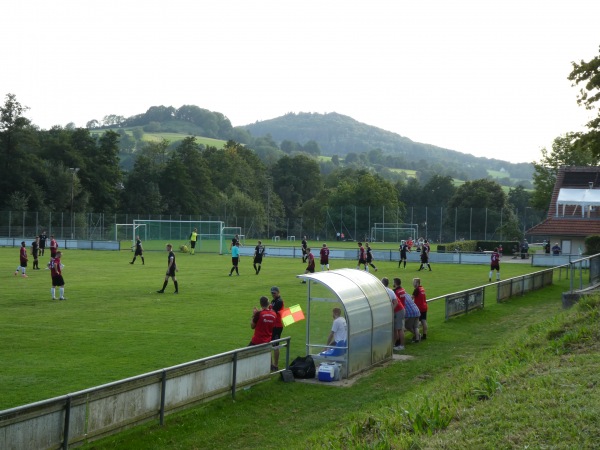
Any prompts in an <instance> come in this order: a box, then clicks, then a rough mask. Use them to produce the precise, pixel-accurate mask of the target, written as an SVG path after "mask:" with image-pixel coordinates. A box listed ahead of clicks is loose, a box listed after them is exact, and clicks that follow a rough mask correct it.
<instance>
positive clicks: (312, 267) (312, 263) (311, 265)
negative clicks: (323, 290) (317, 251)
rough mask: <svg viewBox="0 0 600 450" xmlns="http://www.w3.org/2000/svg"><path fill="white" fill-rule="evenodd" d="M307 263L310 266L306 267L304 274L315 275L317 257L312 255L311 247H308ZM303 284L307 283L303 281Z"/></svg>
mask: <svg viewBox="0 0 600 450" xmlns="http://www.w3.org/2000/svg"><path fill="white" fill-rule="evenodd" d="M306 262H307V263H308V264H307V265H306V270H305V271H304V273H315V257H314V255H313V254H312V251H311V250H310V247H306ZM303 283H306V281H303Z"/></svg>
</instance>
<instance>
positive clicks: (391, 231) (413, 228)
mask: <svg viewBox="0 0 600 450" xmlns="http://www.w3.org/2000/svg"><path fill="white" fill-rule="evenodd" d="M418 234H419V225H418V224H416V223H383V222H377V223H375V224H374V226H373V227H371V241H374V242H401V241H403V240H406V238H408V237H410V238H411V239H412V240H413V241H415V240H416V239H417V236H418Z"/></svg>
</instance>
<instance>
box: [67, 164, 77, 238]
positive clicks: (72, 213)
mask: <svg viewBox="0 0 600 450" xmlns="http://www.w3.org/2000/svg"><path fill="white" fill-rule="evenodd" d="M69 171H70V172H71V175H72V177H71V239H74V226H75V216H74V211H73V205H74V200H75V174H76V173H77V172H79V167H69Z"/></svg>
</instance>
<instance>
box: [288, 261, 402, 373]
mask: <svg viewBox="0 0 600 450" xmlns="http://www.w3.org/2000/svg"><path fill="white" fill-rule="evenodd" d="M298 278H300V279H302V280H306V281H307V282H308V283H309V289H308V296H309V297H308V301H309V304H310V302H311V301H319V299H313V298H311V297H310V292H311V290H310V283H318V284H321V285H323V286H325V287H326V288H328V289H329V290H330V291H331V293H332V294H333V296H334V297H335V298H336V299H337V300H338V301H339V302H340V303H341V304H342V305H343V307H344V310H345V311H344V312H345V316H346V322H347V324H348V351H347V354H346V361H345V363H346V364H347V366H346V367H347V368H348V370H347V376H351V375H352V374H354V373H358V372H360V371H362V370H365V369H367V368H368V367H370V366H372V365H373V364H376V363H379V362H381V361H383V360H386V359H390V358H391V357H392V343H393V337H392V336H393V312H392V308H391V304H390V299H389V297H388V294H387V291H386V290H385V287H384V286H383V284H381V282H380V281H379V279H378V278H376V277H375V276H373V275H371V274H370V273H368V272H365V271H362V270H356V269H338V270H330V271H326V272H318V273H313V274H305V275H298ZM309 310H310V307H309ZM308 319H309V320H310V317H309V318H308ZM307 325H308V326H310V324H307Z"/></svg>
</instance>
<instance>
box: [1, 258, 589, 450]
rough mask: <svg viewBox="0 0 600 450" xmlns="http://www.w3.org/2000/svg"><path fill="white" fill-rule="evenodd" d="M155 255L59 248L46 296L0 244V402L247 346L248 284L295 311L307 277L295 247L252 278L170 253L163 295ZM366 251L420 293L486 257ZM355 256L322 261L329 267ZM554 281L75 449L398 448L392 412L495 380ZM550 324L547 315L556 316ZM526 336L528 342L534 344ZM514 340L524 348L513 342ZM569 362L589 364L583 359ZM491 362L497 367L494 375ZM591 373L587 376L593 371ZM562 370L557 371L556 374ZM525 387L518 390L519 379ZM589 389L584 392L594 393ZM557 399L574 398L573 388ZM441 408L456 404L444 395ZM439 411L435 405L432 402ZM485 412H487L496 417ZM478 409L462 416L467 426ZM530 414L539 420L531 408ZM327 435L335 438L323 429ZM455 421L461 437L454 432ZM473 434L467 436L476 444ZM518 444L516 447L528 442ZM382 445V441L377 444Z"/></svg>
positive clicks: (431, 443)
mask: <svg viewBox="0 0 600 450" xmlns="http://www.w3.org/2000/svg"><path fill="white" fill-rule="evenodd" d="M166 256H167V255H166V252H164V251H147V252H146V254H145V258H146V264H145V265H143V266H142V265H141V264H140V260H139V258H138V260H137V261H136V264H135V265H130V264H129V261H130V260H131V257H132V253H131V252H130V251H120V252H108V251H105V252H103V251H95V252H91V251H77V250H73V251H66V252H65V254H64V257H63V263H64V264H65V268H64V277H65V281H66V292H65V293H66V297H67V299H68V300H66V301H64V302H59V301H52V300H50V293H49V288H50V274H49V272H48V271H47V270H39V271H32V270H29V271H28V273H29V275H30V276H29V278H25V279H24V278H21V277H15V276H14V275H13V273H14V270H15V268H16V266H17V264H18V249H6V248H2V249H0V262H1V265H2V267H4V270H3V275H2V277H3V278H4V283H3V285H4V292H3V295H2V296H1V297H0V308H1V310H2V314H1V315H0V324H1V325H2V328H3V330H4V345H3V346H2V347H1V349H0V358H1V360H2V361H3V370H2V371H1V372H0V385H1V386H2V387H3V388H2V391H3V394H4V395H2V396H1V397H0V409H6V408H10V407H14V406H18V405H22V404H26V403H30V402H34V401H39V400H43V399H46V398H50V397H54V396H58V395H63V394H66V393H69V392H74V391H77V390H81V389H85V388H88V387H92V386H97V385H100V384H103V383H107V382H110V381H114V380H119V379H123V378H126V377H129V376H134V375H138V374H141V373H144V372H149V371H153V370H156V369H160V368H163V367H168V366H171V365H175V364H179V363H183V362H186V361H190V360H194V359H198V358H201V357H204V356H208V355H212V354H216V353H220V352H224V351H228V350H231V349H234V348H238V347H243V346H246V345H247V343H248V341H249V340H250V337H251V334H252V330H251V329H250V327H249V321H250V316H251V311H252V307H253V306H254V305H256V304H257V303H258V298H259V296H260V295H267V296H269V288H270V286H272V285H278V286H279V287H280V289H281V292H282V296H283V298H284V300H285V302H286V305H287V306H291V305H293V304H297V303H298V304H300V305H301V306H302V307H303V309H304V308H305V307H306V285H302V284H301V283H300V282H299V280H298V279H297V278H296V276H297V275H298V274H301V273H303V271H304V264H302V262H301V260H300V259H284V258H269V257H267V258H265V262H264V265H263V270H262V271H261V273H260V275H258V276H257V275H255V274H254V271H253V269H252V264H251V259H250V258H248V257H243V258H242V260H241V263H240V276H235V275H234V276H232V277H229V276H228V275H227V274H228V272H229V268H230V258H229V256H225V255H223V256H219V255H215V254H197V255H194V256H191V255H188V254H180V253H177V261H178V265H179V267H180V270H179V273H178V278H179V282H180V292H181V293H180V294H179V295H178V296H176V295H173V294H172V291H173V286H172V284H171V283H170V284H169V287H168V288H167V292H166V293H165V294H162V295H160V294H157V293H156V292H155V291H156V290H157V289H159V288H160V287H161V286H162V280H163V277H164V270H165V267H166ZM45 259H47V258H42V259H41V261H42V262H45ZM376 263H377V265H378V267H379V271H378V272H377V274H376V275H377V276H378V277H381V276H387V277H390V278H392V277H394V276H400V277H401V278H403V279H404V281H405V283H404V284H406V285H408V284H409V281H410V280H411V279H412V278H413V277H414V276H417V275H419V276H420V277H421V278H422V280H423V285H424V286H425V288H426V290H427V294H428V298H433V297H436V296H439V295H442V294H445V293H449V292H455V291H458V290H462V289H466V288H469V287H473V286H478V285H481V284H485V283H486V282H487V276H488V268H487V266H466V265H462V266H459V265H441V264H437V265H432V267H433V271H432V272H416V268H417V267H416V265H415V264H412V265H411V264H409V266H408V267H407V269H406V270H402V269H398V268H397V262H376ZM354 264H355V262H354V261H340V260H333V261H331V266H332V269H335V268H341V267H354ZM41 265H42V267H43V264H41ZM534 270H537V269H536V268H532V267H530V266H528V265H522V264H509V263H505V264H503V265H502V277H503V278H504V279H505V278H509V277H512V276H517V275H520V274H523V273H528V272H531V271H534ZM555 283H556V285H555V286H551V287H549V288H546V289H544V290H542V291H537V292H534V293H530V294H528V295H526V296H524V297H518V298H515V299H513V300H511V301H509V302H506V303H502V304H497V303H496V302H495V289H494V288H493V287H491V288H489V289H487V291H486V307H485V309H484V310H483V311H479V312H475V313H473V314H469V315H467V316H463V317H460V318H457V319H453V320H450V321H447V322H446V321H444V305H443V304H442V303H441V302H434V303H432V304H430V312H429V318H428V322H429V334H428V340H427V341H424V342H422V343H420V344H412V345H411V344H408V345H407V349H406V351H405V352H404V354H405V355H406V356H408V357H412V359H410V360H407V361H403V362H396V363H393V364H388V365H385V366H383V367H380V368H378V369H375V370H373V371H371V372H370V373H369V374H368V375H367V376H364V377H361V378H360V379H359V380H358V381H357V382H356V383H355V384H354V385H353V386H352V387H350V388H332V387H330V386H324V385H321V386H314V385H306V384H302V383H281V382H280V381H278V379H277V377H274V378H273V379H272V380H271V381H269V382H266V383H261V384H260V385H257V386H254V387H252V388H251V389H249V390H246V391H242V392H239V393H238V395H237V397H236V401H235V402H232V401H231V398H228V397H224V398H222V399H218V400H215V401H213V402H209V403H207V404H206V405H202V406H200V407H197V408H193V409H190V410H189V411H186V412H184V413H181V414H176V415H173V416H169V417H167V419H166V425H165V426H164V427H159V426H158V425H157V423H155V422H152V423H150V424H148V425H146V426H143V427H137V428H135V429H133V430H130V431H128V432H124V433H121V434H119V435H117V436H113V437H108V438H106V439H104V440H102V441H99V442H95V443H91V444H88V445H86V446H85V448H93V449H105V448H106V449H109V448H112V449H114V448H128V449H150V448H152V449H163V448H169V449H188V448H225V447H227V448H314V447H322V448H341V447H343V448H408V446H407V445H406V443H405V441H403V440H402V439H405V438H402V436H399V437H398V436H396V437H394V433H400V432H402V430H403V429H404V427H405V425H404V424H402V423H398V424H397V426H396V425H395V422H393V421H394V420H400V418H402V417H404V413H402V411H403V410H404V409H405V410H406V411H408V412H410V413H411V414H413V419H414V417H417V416H416V414H417V413H420V414H421V415H423V417H429V418H430V419H431V420H432V421H433V419H435V417H437V415H436V414H437V413H435V403H434V402H441V404H442V405H446V404H447V402H446V400H444V399H446V396H449V395H453V392H454V391H456V395H459V396H460V395H463V394H461V392H462V390H463V389H467V387H466V386H467V385H468V386H471V384H472V383H476V387H477V388H478V389H482V390H484V391H485V390H486V389H487V390H491V391H493V392H494V389H495V388H494V386H495V384H494V383H495V382H496V381H497V380H499V381H498V382H502V383H503V384H506V381H505V379H506V378H507V377H509V375H506V374H504V371H506V370H507V369H506V368H504V367H503V366H501V363H499V362H498V358H501V359H502V358H503V356H505V354H504V353H503V352H500V354H499V355H497V354H496V353H494V352H496V350H495V349H497V348H499V347H500V348H502V346H503V345H505V343H507V342H512V340H513V339H517V342H518V341H519V340H522V341H524V342H526V343H527V342H528V341H525V340H524V336H525V335H526V334H527V333H528V331H527V329H528V326H530V325H535V324H536V323H540V322H542V321H544V320H546V319H548V318H551V317H553V316H554V315H556V314H560V312H561V306H560V293H561V292H562V291H563V290H565V289H566V286H567V283H568V281H567V280H564V279H563V280H558V277H557V276H556V274H555ZM322 306H323V311H322V313H323V314H322V317H320V318H318V317H316V316H313V320H312V321H311V326H313V328H311V335H313V334H315V333H316V334H319V335H322V336H323V339H325V338H326V336H327V334H328V332H329V327H330V321H331V317H330V311H329V310H330V308H331V307H332V305H331V304H326V305H322ZM313 312H314V310H313ZM305 326H306V325H305V322H300V323H297V324H294V325H292V326H290V327H287V328H286V329H285V330H284V335H285V336H291V337H292V343H291V357H292V358H293V357H295V356H297V355H301V354H304V351H305V346H304V345H305V336H306V329H305ZM553 326H554V327H555V328H556V327H558V323H555V325H553ZM542 334H543V333H542ZM511 348H512V347H511ZM527 348H528V349H529V351H532V349H537V348H539V344H535V345H534V344H531V345H530V347H527ZM515 352H517V354H518V355H521V358H525V356H523V355H524V354H525V353H524V351H523V352H521V350H519V351H517V350H515ZM519 352H520V353H519ZM551 354H552V353H551ZM511 355H512V354H511ZM512 358H513V356H511V358H509V360H508V361H506V360H505V359H506V358H504V360H503V363H504V364H509V365H511V367H512V366H518V365H517V364H516V363H514V362H511V361H512ZM517 358H518V357H517ZM527 358H530V359H533V358H532V357H527ZM536 358H537V357H536ZM597 360H598V358H595V359H591V360H590V361H589V364H591V363H594V362H595V363H598V361H597ZM586 361H588V360H586ZM488 363H489V364H491V366H490V367H488V366H487V364H488ZM282 364H283V362H282ZM282 364H281V365H282ZM596 367H597V366H596ZM577 368H578V369H579V368H585V370H586V371H587V370H591V369H589V367H588V366H587V365H584V364H579V365H577ZM539 370H542V369H541V368H539ZM582 370H583V369H582ZM498 371H502V373H501V374H500V375H497V374H496V372H498ZM525 375H526V374H524V376H525ZM574 375H575V374H573V376H574ZM591 376H595V378H596V379H597V378H598V375H597V371H596V375H593V374H592V375H591ZM490 377H491V378H490ZM571 378H572V376H571V375H569V377H568V380H571ZM473 380H475V381H473ZM478 380H483V381H478ZM485 380H488V381H485ZM489 380H491V381H489ZM571 382H572V381H569V383H571ZM477 383H481V386H479V385H477ZM486 383H487V384H486ZM490 383H491V384H490ZM592 383H593V381H592ZM546 388H547V385H546ZM469 389H470V388H469ZM524 389H525V392H527V391H526V385H524ZM446 390H447V392H446ZM552 392H554V391H552ZM490 395H491V394H490ZM515 395H517V394H515ZM523 395H525V394H523ZM587 395H588V396H589V393H588V394H587ZM597 396H598V395H597V394H594V398H597ZM425 398H430V399H431V402H432V403H431V405H429V406H427V407H425V406H423V405H424V401H425V400H424V399H425ZM511 398H512V397H511ZM570 404H571V405H574V406H578V405H579V403H577V405H575V401H574V400H572V401H571V402H570ZM420 405H421V406H420ZM489 405H490V406H489V407H491V405H492V403H491V402H490V403H489ZM475 406H476V405H471V406H469V407H468V409H465V410H463V409H457V411H456V412H454V413H453V417H455V419H459V418H460V420H458V421H457V422H456V425H458V426H459V428H460V424H461V423H463V421H467V420H471V419H470V416H471V414H469V412H470V411H471V409H473V408H475ZM451 407H452V408H462V407H460V406H458V405H457V406H452V404H451ZM508 407H509V406H506V407H505V408H508ZM446 409H447V406H444V411H443V413H444V414H446V413H447V411H446ZM432 411H433V412H432ZM458 411H461V412H460V413H458ZM577 411H579V410H577ZM595 412H598V407H597V405H596V406H595V407H594V408H591V409H590V414H593V413H595ZM457 413H458V415H457ZM503 413H504V410H503ZM490 414H492V415H491V416H490V420H492V417H495V416H494V415H493V413H490ZM430 416H431V417H430ZM477 417H478V415H475V416H474V417H473V419H472V420H473V421H474V422H473V423H472V424H471V425H470V426H471V427H473V428H474V429H475V430H477V429H478V428H477V427H478V425H477ZM486 417H487V416H486ZM573 417H575V419H576V420H578V421H579V422H578V423H585V424H588V423H589V421H590V420H591V418H593V417H595V416H589V417H590V418H587V417H588V415H586V413H585V412H584V411H582V412H581V413H579V412H578V413H577V414H574V416H573ZM438 419H439V417H438ZM438 419H436V420H438ZM428 420H429V419H428ZM495 420H496V422H492V424H493V423H496V424H497V425H500V426H501V427H502V429H504V428H506V427H507V426H508V424H509V423H510V419H509V418H508V417H500V418H496V419H495ZM515 420H517V422H518V419H515ZM540 421H541V422H543V421H544V420H543V419H538V420H537V422H540ZM411 423H415V422H414V420H412V422H411ZM465 423H466V422H465ZM549 423H552V422H551V421H549ZM541 425H543V423H542V424H541ZM554 426H556V424H554ZM454 428H455V429H456V426H455V427H454ZM492 428H493V427H492ZM378 430H379V431H378ZM456 432H458V431H456ZM340 433H341V434H342V437H341V438H340V437H339V436H338V437H336V436H337V435H338V434H340ZM374 433H375V434H376V435H373V434H374ZM377 433H383V434H385V436H383V435H377ZM458 433H459V435H460V436H462V433H463V432H458ZM464 433H465V436H467V434H466V432H464ZM492 433H495V435H494V436H492V437H491V439H490V441H489V442H486V441H482V442H486V443H485V445H476V444H473V445H474V446H473V445H470V444H469V441H468V440H467V441H464V440H463V441H460V440H458V439H457V438H453V439H454V440H453V441H451V442H454V446H453V445H450V446H448V444H445V445H446V447H445V448H466V447H465V445H466V446H467V447H470V448H475V447H477V448H499V447H501V446H502V445H501V444H502V443H504V442H505V441H504V439H505V434H503V433H502V432H498V431H495V432H492ZM541 434H542V435H543V432H542V433H541ZM596 434H597V432H596ZM571 435H572V433H571V432H569V434H568V436H571ZM580 435H583V434H580ZM410 436H411V437H410V439H413V440H417V441H416V442H421V443H420V444H419V445H417V446H416V447H414V445H413V444H414V442H413V444H411V445H412V446H413V448H441V447H444V445H442V444H439V443H438V442H437V441H436V440H435V439H437V438H436V434H435V433H434V434H433V436H430V437H427V436H428V434H427V433H425V434H422V433H420V434H417V433H410ZM418 439H424V440H422V441H419V440H418ZM472 439H473V440H472V441H471V442H478V441H476V440H474V439H475V438H472ZM513 439H516V438H513ZM328 442H329V444H328ZM377 442H381V443H382V444H381V445H378V444H377ZM411 442H412V441H411ZM523 442H524V444H523V445H520V447H522V446H526V444H527V443H528V442H531V441H528V440H525V441H523ZM553 442H555V441H553ZM569 442H571V443H572V442H573V441H569ZM344 443H345V444H344ZM390 443H393V444H394V445H392V446H391V447H390ZM382 445H383V446H382ZM504 445H505V447H506V445H508V447H511V445H510V444H504ZM578 447H579V448H585V446H583V447H582V446H578ZM565 448H567V447H565ZM589 448H593V447H589Z"/></svg>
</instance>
